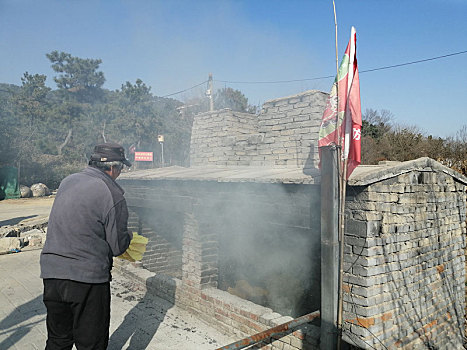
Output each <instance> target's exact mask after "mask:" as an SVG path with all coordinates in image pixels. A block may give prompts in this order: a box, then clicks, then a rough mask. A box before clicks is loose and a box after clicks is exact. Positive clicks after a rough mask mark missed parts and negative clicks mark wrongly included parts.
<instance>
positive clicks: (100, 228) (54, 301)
mask: <svg viewBox="0 0 467 350" xmlns="http://www.w3.org/2000/svg"><path fill="white" fill-rule="evenodd" d="M124 164H125V165H127V166H131V163H130V162H129V161H128V160H127V159H126V158H125V153H124V150H123V147H121V146H120V145H118V144H115V143H105V144H101V145H97V146H96V147H95V148H94V153H93V155H92V156H91V160H90V162H89V166H88V167H87V168H86V169H84V170H83V171H81V172H80V173H76V174H73V175H70V176H68V177H66V178H65V179H64V180H63V181H62V182H61V184H60V187H59V188H58V191H57V196H56V198H55V201H54V205H53V207H52V211H51V213H50V217H49V224H48V229H47V240H46V243H45V245H44V248H43V250H42V254H41V261H40V264H41V278H42V279H43V282H44V304H45V306H46V308H47V333H48V338H47V345H46V349H49V350H55V349H71V348H72V347H73V344H75V345H76V348H77V349H78V350H87V349H106V348H107V344H108V339H109V323H110V280H111V275H110V271H111V269H112V260H113V257H114V256H118V255H121V254H122V253H124V252H125V250H126V249H127V248H128V246H129V244H130V241H131V239H132V234H131V233H130V232H128V228H127V222H128V209H127V205H126V201H125V198H124V197H123V193H124V191H123V189H122V188H121V187H120V186H119V185H118V184H117V183H116V182H115V179H116V178H117V177H118V176H119V175H120V172H121V170H122V168H123V166H124Z"/></svg>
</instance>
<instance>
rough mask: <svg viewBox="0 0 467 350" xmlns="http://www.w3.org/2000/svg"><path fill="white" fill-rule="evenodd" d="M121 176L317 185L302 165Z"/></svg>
mask: <svg viewBox="0 0 467 350" xmlns="http://www.w3.org/2000/svg"><path fill="white" fill-rule="evenodd" d="M120 179H121V180H183V181H215V182H259V183H292V184H319V183H320V173H319V170H318V169H315V170H310V171H308V170H303V169H302V168H268V167H253V166H237V167H212V166H211V167H202V166H197V167H190V168H183V167H178V166H172V167H167V168H157V169H148V170H137V171H131V172H127V173H122V174H121V175H120V177H119V180H120Z"/></svg>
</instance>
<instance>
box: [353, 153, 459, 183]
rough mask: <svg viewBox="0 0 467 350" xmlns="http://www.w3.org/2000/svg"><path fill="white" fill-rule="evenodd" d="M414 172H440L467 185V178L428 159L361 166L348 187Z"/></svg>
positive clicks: (356, 169)
mask: <svg viewBox="0 0 467 350" xmlns="http://www.w3.org/2000/svg"><path fill="white" fill-rule="evenodd" d="M413 170H418V171H433V170H435V171H440V172H443V173H446V174H448V175H450V176H452V177H453V178H455V179H456V180H458V181H459V182H461V183H463V184H466V185H467V177H465V176H463V175H462V174H460V173H458V172H457V171H454V170H452V169H451V168H448V167H447V166H444V165H443V164H441V163H439V162H437V161H435V160H434V159H431V158H428V157H422V158H418V159H415V160H409V161H407V162H389V161H388V162H382V163H381V164H378V165H360V166H358V167H357V168H355V170H354V172H353V173H352V175H351V176H350V178H349V180H348V185H351V186H366V185H370V184H372V183H375V182H379V181H382V180H386V179H389V178H392V177H395V176H398V175H401V174H405V173H408V172H410V171H413Z"/></svg>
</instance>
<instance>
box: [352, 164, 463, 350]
mask: <svg viewBox="0 0 467 350" xmlns="http://www.w3.org/2000/svg"><path fill="white" fill-rule="evenodd" d="M465 189H466V188H465V185H464V184H462V183H460V182H456V181H455V179H454V178H453V177H452V176H450V175H447V174H445V173H443V172H440V171H433V170H432V169H426V171H412V172H409V173H406V174H401V175H399V176H397V177H395V178H392V179H388V180H384V181H382V182H378V183H375V184H372V185H369V186H367V187H365V188H358V187H348V190H347V194H348V196H347V203H346V218H347V226H346V236H345V244H346V246H345V256H344V260H345V265H344V271H345V275H344V300H345V303H344V321H345V336H346V339H347V341H348V342H349V343H351V344H352V343H355V344H357V345H358V346H360V347H362V348H364V349H374V348H376V349H380V348H381V349H386V348H387V349H401V348H403V349H425V348H427V347H432V348H437V349H454V348H460V347H461V346H462V339H463V334H462V331H461V330H462V329H463V324H464V322H465V320H464V308H465V301H464V293H465V292H464V283H465V268H464V267H465V255H464V254H463V251H464V247H465V233H466V226H465V219H466V214H465V213H466V194H465Z"/></svg>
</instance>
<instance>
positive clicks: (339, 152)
mask: <svg viewBox="0 0 467 350" xmlns="http://www.w3.org/2000/svg"><path fill="white" fill-rule="evenodd" d="M332 6H333V9H334V26H335V44H336V92H337V114H336V125H338V123H337V122H338V120H339V54H338V44H337V15H336V4H335V0H333V1H332ZM337 130H338V131H337V133H338V140H339V144H340V143H341V137H342V135H341V134H340V128H337ZM337 156H338V159H339V161H338V162H337V164H338V165H340V164H341V159H342V147H338V149H337ZM340 170H341V171H339V169H338V174H339V175H338V176H339V216H338V220H339V226H338V231H339V232H338V240H339V275H338V276H339V282H338V297H337V301H338V307H337V331H338V334H337V349H338V350H340V349H341V343H342V308H343V292H342V291H343V289H342V288H343V281H342V279H343V275H344V273H343V266H344V239H343V237H344V212H345V187H346V186H345V178H346V175H347V174H346V173H347V171H346V170H347V159H346V160H345V161H344V165H343V168H342V169H340Z"/></svg>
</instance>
